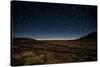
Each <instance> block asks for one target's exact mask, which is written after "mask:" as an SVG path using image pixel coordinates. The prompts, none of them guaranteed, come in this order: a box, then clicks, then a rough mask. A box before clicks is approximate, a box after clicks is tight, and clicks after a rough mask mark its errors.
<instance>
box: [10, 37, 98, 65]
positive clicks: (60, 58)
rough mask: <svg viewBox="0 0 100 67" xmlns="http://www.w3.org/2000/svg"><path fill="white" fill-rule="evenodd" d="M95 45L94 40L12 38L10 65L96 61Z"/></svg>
mask: <svg viewBox="0 0 100 67" xmlns="http://www.w3.org/2000/svg"><path fill="white" fill-rule="evenodd" d="M96 45H97V44H96V42H95V41H94V42H93V41H88V42H87V41H66V40H55V41H53V40H49V41H37V40H33V39H27V38H14V39H13V42H12V57H11V65H13V66H19V65H39V64H55V63H71V62H88V61H96V60H97V46H96Z"/></svg>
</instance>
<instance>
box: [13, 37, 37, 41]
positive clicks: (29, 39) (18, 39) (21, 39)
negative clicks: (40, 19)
mask: <svg viewBox="0 0 100 67" xmlns="http://www.w3.org/2000/svg"><path fill="white" fill-rule="evenodd" d="M34 41H37V40H35V39H32V38H15V37H14V38H13V42H34Z"/></svg>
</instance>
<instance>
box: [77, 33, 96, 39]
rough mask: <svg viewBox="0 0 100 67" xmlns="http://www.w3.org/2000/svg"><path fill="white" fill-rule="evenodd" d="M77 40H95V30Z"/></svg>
mask: <svg viewBox="0 0 100 67" xmlns="http://www.w3.org/2000/svg"><path fill="white" fill-rule="evenodd" d="M77 40H78V41H97V32H92V33H90V34H88V35H86V36H84V37H81V38H79V39H77Z"/></svg>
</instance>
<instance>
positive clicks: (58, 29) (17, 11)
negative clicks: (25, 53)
mask: <svg viewBox="0 0 100 67" xmlns="http://www.w3.org/2000/svg"><path fill="white" fill-rule="evenodd" d="M11 7H12V10H11V11H12V15H11V17H12V30H13V31H12V33H13V37H25V38H33V39H38V40H39V39H40V40H47V39H50V40H53V39H54V40H71V39H77V38H80V37H82V36H84V35H87V34H89V33H91V32H94V31H96V29H97V7H96V6H89V5H71V4H57V3H56V4H55V3H41V2H21V1H12V4H11Z"/></svg>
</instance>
